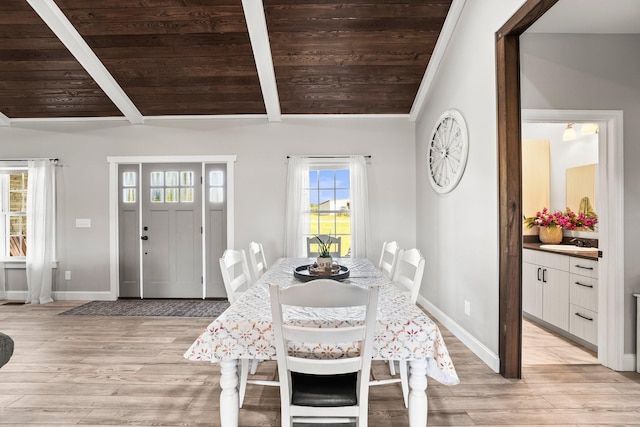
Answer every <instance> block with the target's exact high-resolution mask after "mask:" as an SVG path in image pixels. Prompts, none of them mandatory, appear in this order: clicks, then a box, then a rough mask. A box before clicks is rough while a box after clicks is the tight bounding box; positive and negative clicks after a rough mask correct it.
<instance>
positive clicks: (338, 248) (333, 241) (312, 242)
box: [307, 234, 342, 258]
mask: <svg viewBox="0 0 640 427" xmlns="http://www.w3.org/2000/svg"><path fill="white" fill-rule="evenodd" d="M318 238H319V239H320V240H321V241H322V243H329V244H330V245H331V248H332V251H331V252H330V254H331V256H332V257H333V258H340V257H341V256H342V255H341V253H342V237H335V236H329V235H328V234H320V235H319V236H318ZM318 251H319V245H318V239H317V238H316V236H311V237H307V257H308V258H316V257H317V256H319V252H318Z"/></svg>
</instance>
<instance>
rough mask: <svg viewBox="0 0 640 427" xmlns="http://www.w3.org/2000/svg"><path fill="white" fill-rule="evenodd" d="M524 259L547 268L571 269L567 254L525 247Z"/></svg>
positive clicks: (523, 251)
mask: <svg viewBox="0 0 640 427" xmlns="http://www.w3.org/2000/svg"><path fill="white" fill-rule="evenodd" d="M522 261H523V262H529V263H531V264H538V265H543V266H545V267H547V268H555V269H556V270H563V271H569V257H568V256H566V255H560V254H554V253H551V252H544V251H536V250H532V249H523V250H522ZM596 277H597V276H596Z"/></svg>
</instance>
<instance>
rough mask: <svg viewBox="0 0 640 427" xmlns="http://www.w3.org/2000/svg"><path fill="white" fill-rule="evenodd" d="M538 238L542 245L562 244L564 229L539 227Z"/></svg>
mask: <svg viewBox="0 0 640 427" xmlns="http://www.w3.org/2000/svg"><path fill="white" fill-rule="evenodd" d="M538 228H539V232H538V238H539V239H540V241H541V242H542V243H549V244H552V245H556V244H558V243H560V242H562V228H560V227H538Z"/></svg>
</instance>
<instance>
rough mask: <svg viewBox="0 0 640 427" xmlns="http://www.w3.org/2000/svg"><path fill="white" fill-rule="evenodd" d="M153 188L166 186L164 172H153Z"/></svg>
mask: <svg viewBox="0 0 640 427" xmlns="http://www.w3.org/2000/svg"><path fill="white" fill-rule="evenodd" d="M150 178H151V186H152V187H162V186H164V173H163V172H151V177H150Z"/></svg>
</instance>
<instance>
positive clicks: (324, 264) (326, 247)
mask: <svg viewBox="0 0 640 427" xmlns="http://www.w3.org/2000/svg"><path fill="white" fill-rule="evenodd" d="M316 240H317V241H318V258H316V264H317V266H318V268H321V269H324V270H330V269H331V263H332V262H333V258H332V257H331V243H330V242H328V241H327V242H324V241H322V239H321V238H320V236H318V235H316Z"/></svg>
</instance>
